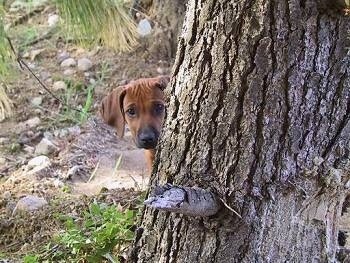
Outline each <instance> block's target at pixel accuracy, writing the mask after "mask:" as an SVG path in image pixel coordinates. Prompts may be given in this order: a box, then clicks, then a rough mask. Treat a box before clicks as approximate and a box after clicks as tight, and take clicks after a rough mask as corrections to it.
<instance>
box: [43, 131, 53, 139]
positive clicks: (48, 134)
mask: <svg viewBox="0 0 350 263" xmlns="http://www.w3.org/2000/svg"><path fill="white" fill-rule="evenodd" d="M44 137H45V138H46V139H48V140H53V134H52V133H51V132H49V131H46V132H44Z"/></svg>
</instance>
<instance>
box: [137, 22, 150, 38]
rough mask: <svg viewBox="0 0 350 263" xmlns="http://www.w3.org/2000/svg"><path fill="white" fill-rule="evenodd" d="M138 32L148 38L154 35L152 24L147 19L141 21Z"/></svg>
mask: <svg viewBox="0 0 350 263" xmlns="http://www.w3.org/2000/svg"><path fill="white" fill-rule="evenodd" d="M137 31H138V33H139V34H140V35H141V36H143V37H144V36H147V35H149V34H151V33H152V26H151V23H150V22H149V21H148V20H147V19H141V20H140V22H139V24H138V25H137Z"/></svg>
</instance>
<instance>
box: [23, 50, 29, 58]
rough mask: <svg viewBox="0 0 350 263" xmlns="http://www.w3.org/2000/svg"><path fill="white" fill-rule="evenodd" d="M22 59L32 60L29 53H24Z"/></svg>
mask: <svg viewBox="0 0 350 263" xmlns="http://www.w3.org/2000/svg"><path fill="white" fill-rule="evenodd" d="M22 58H30V53H29V52H28V51H26V52H24V53H23V54H22Z"/></svg>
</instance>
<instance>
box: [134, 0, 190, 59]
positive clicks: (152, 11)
mask: <svg viewBox="0 0 350 263" xmlns="http://www.w3.org/2000/svg"><path fill="white" fill-rule="evenodd" d="M186 2H187V0H176V1H174V0H135V1H134V10H140V11H141V12H146V13H147V14H148V15H149V17H150V18H151V20H152V21H153V23H154V24H153V33H152V35H151V36H150V37H148V38H147V39H146V41H145V46H144V48H145V49H146V50H147V51H148V52H149V53H150V54H151V55H152V56H151V57H152V58H155V57H156V58H159V59H171V60H173V59H174V57H175V54H176V47H177V40H178V36H179V34H180V31H181V27H182V23H183V19H184V16H185V10H186V8H185V7H186Z"/></svg>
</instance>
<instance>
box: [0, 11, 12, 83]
mask: <svg viewBox="0 0 350 263" xmlns="http://www.w3.org/2000/svg"><path fill="white" fill-rule="evenodd" d="M3 17H4V10H3V5H0V81H1V82H4V81H5V80H6V78H7V77H9V74H10V72H11V62H12V57H11V55H12V54H11V49H10V45H9V42H8V40H7V34H6V31H5V28H4V20H3Z"/></svg>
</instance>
